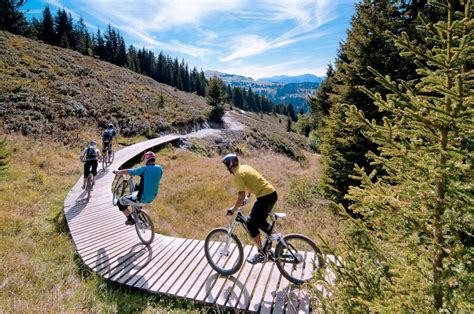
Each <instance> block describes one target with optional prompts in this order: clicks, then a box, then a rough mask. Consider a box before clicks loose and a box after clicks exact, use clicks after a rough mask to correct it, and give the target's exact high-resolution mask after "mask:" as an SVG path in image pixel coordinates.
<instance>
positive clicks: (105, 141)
mask: <svg viewBox="0 0 474 314" xmlns="http://www.w3.org/2000/svg"><path fill="white" fill-rule="evenodd" d="M116 136H117V132H116V131H115V128H114V125H113V124H112V123H109V124H107V128H106V129H105V130H104V132H103V133H102V154H104V155H105V153H106V152H107V154H108V156H109V158H110V153H111V152H112V141H113V139H114V137H116Z"/></svg>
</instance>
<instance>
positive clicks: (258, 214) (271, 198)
mask: <svg viewBox="0 0 474 314" xmlns="http://www.w3.org/2000/svg"><path fill="white" fill-rule="evenodd" d="M277 200H278V195H277V193H276V192H273V193H271V194H268V195H265V196H262V197H259V198H257V201H256V202H255V204H253V207H252V210H251V211H250V215H249V218H248V220H247V229H249V233H250V236H251V237H252V238H254V237H256V236H257V235H258V234H259V233H260V231H258V229H261V230H263V231H269V230H270V227H271V226H270V224H269V223H268V222H267V217H268V214H269V213H270V212H271V211H272V209H273V206H275V204H276V202H277Z"/></svg>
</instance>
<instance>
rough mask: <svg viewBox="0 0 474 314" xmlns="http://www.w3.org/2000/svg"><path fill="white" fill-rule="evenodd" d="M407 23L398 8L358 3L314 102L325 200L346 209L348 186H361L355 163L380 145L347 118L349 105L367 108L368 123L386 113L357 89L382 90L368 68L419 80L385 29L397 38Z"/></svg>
mask: <svg viewBox="0 0 474 314" xmlns="http://www.w3.org/2000/svg"><path fill="white" fill-rule="evenodd" d="M405 19H406V17H405V16H404V15H403V14H402V12H401V11H400V10H399V7H398V6H396V5H395V4H392V2H390V1H385V0H376V1H372V0H364V1H363V2H362V3H360V4H357V5H356V13H355V15H354V17H353V18H352V23H351V29H350V30H349V31H348V35H347V41H346V42H345V43H343V44H342V45H341V48H340V51H339V54H338V56H337V59H336V63H335V67H336V68H335V70H334V72H332V69H331V68H330V69H328V77H327V83H323V85H322V89H320V91H318V94H317V96H316V99H315V100H313V105H312V110H313V111H312V112H313V115H314V116H315V119H316V121H317V124H318V125H317V127H318V130H317V133H318V135H319V137H320V139H321V145H320V150H321V153H322V154H323V156H324V158H323V180H322V182H323V190H324V193H325V195H326V197H328V198H330V199H332V200H334V201H336V202H338V203H344V204H345V205H347V204H348V202H347V201H346V200H345V199H344V195H345V194H346V193H347V191H348V189H349V186H351V185H355V184H357V183H358V182H357V181H355V180H353V179H352V178H351V175H353V174H354V164H356V163H357V164H359V165H361V166H367V165H368V160H367V158H366V157H365V154H366V153H367V152H368V151H369V150H375V148H376V144H373V143H371V142H370V141H368V140H367V139H365V138H364V136H363V134H362V132H363V129H362V128H361V127H360V126H355V125H353V124H352V123H351V122H349V121H348V120H347V118H348V115H347V113H348V109H347V108H348V105H357V106H358V107H359V108H362V109H364V112H365V113H366V115H367V117H368V118H369V119H376V120H377V121H380V119H381V118H382V117H383V116H384V115H385V114H384V113H381V112H378V111H377V110H376V106H375V105H374V104H373V100H371V99H370V98H369V97H368V96H367V95H366V94H364V93H362V92H361V91H360V90H359V89H358V86H367V87H368V88H370V89H372V90H375V91H378V92H381V93H383V92H384V90H383V88H382V85H381V84H380V83H378V82H377V81H376V80H375V78H374V76H373V75H372V74H371V73H370V72H369V71H368V69H367V68H368V66H372V67H373V68H375V69H377V70H379V71H384V73H388V74H390V75H392V77H393V78H394V79H400V78H401V79H412V78H413V77H415V72H414V71H413V66H412V65H413V63H412V62H411V61H410V60H406V59H403V58H401V57H400V56H399V55H398V52H397V49H396V47H395V44H394V42H393V40H392V39H391V38H390V37H389V36H388V35H387V34H386V31H387V30H388V31H391V32H393V33H395V34H399V33H400V31H401V30H403V29H404V27H405V25H406V23H405ZM410 27H412V25H410ZM315 110H316V111H315ZM322 117H325V118H323V119H321V118H322ZM321 120H324V121H321Z"/></svg>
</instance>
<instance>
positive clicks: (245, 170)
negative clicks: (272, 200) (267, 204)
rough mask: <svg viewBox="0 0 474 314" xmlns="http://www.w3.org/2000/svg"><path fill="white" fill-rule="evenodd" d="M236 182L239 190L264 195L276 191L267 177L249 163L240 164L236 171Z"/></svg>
mask: <svg viewBox="0 0 474 314" xmlns="http://www.w3.org/2000/svg"><path fill="white" fill-rule="evenodd" d="M234 176H235V177H234V178H235V184H236V185H237V190H238V191H239V192H246V191H247V192H250V193H252V194H255V196H256V197H262V196H265V195H269V194H272V193H273V192H275V188H274V187H273V186H272V185H271V184H270V182H268V181H267V180H265V178H264V177H263V176H262V175H261V174H260V173H258V172H257V170H255V169H253V168H252V167H250V166H247V165H239V166H237V168H236V169H235V172H234Z"/></svg>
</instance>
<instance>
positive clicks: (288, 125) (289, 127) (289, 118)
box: [286, 114, 293, 132]
mask: <svg viewBox="0 0 474 314" xmlns="http://www.w3.org/2000/svg"><path fill="white" fill-rule="evenodd" d="M292 121H293V119H291V116H290V114H288V116H287V118H286V131H287V132H291V124H292Z"/></svg>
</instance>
